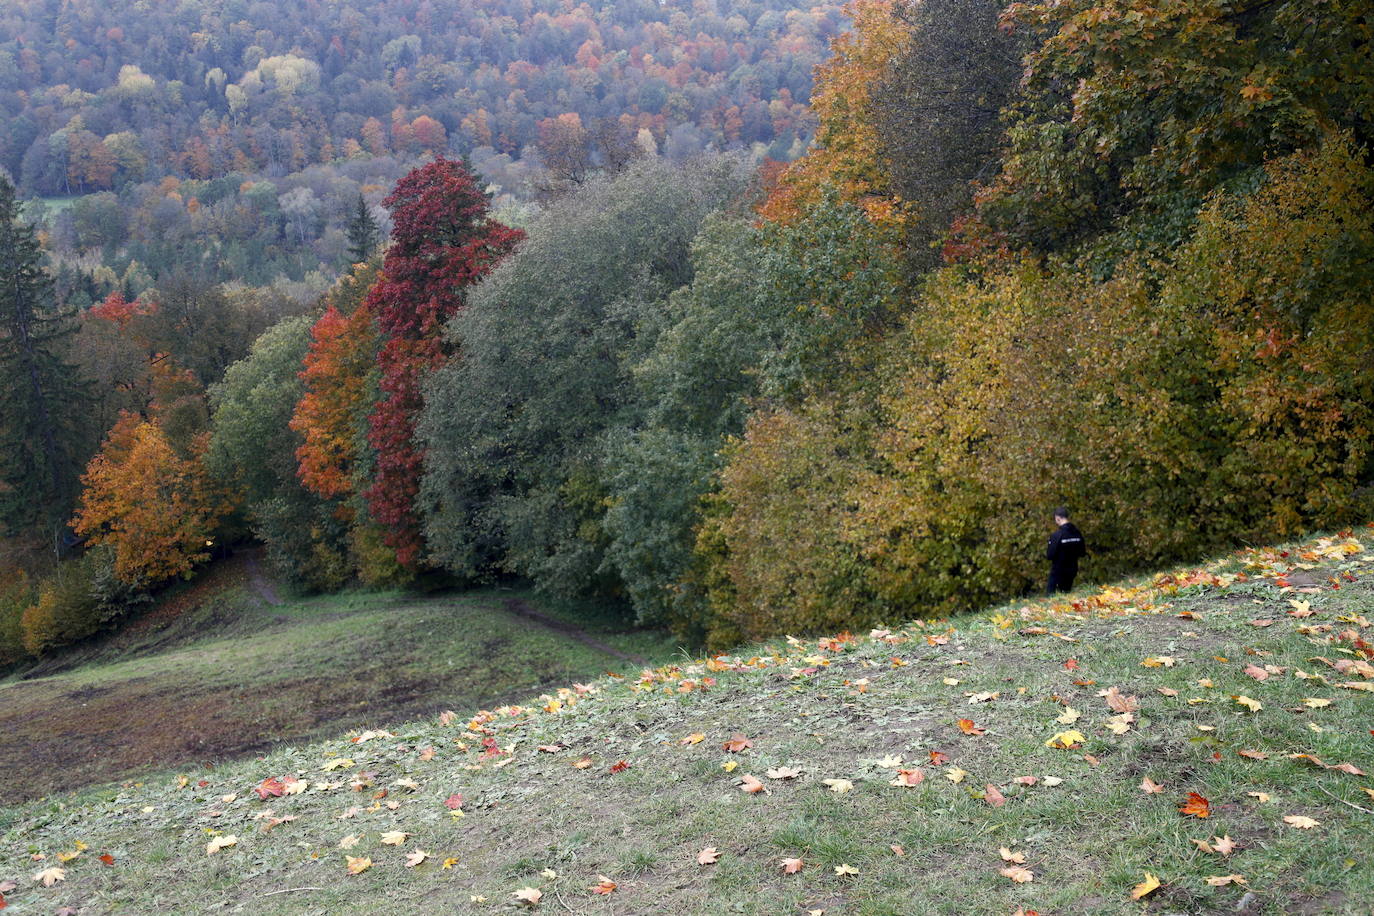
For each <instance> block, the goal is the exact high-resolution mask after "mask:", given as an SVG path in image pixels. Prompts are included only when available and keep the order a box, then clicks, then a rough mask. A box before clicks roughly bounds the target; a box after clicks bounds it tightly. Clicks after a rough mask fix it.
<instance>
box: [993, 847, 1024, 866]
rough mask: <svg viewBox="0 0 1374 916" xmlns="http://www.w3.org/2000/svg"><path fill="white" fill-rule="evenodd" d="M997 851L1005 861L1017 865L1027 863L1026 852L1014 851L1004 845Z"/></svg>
mask: <svg viewBox="0 0 1374 916" xmlns="http://www.w3.org/2000/svg"><path fill="white" fill-rule="evenodd" d="M997 853H998V855H1000V856H1001V857H1002V861H1003V862H1011V863H1013V864H1015V865H1024V864H1026V854H1025V853H1024V852H1012V851H1011V850H1010V849H1008V848H1007V847H1005V846H1003V847H1002V848H1001V849H999V850H997Z"/></svg>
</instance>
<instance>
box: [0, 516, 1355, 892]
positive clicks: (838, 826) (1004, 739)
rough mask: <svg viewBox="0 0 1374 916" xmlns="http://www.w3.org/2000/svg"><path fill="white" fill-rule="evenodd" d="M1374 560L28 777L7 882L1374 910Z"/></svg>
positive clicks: (1128, 595) (1198, 579) (1280, 571)
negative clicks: (50, 782) (204, 763)
mask: <svg viewBox="0 0 1374 916" xmlns="http://www.w3.org/2000/svg"><path fill="white" fill-rule="evenodd" d="M1372 554H1374V532H1372V531H1370V530H1368V529H1362V530H1361V531H1360V532H1357V533H1356V536H1355V537H1351V536H1349V535H1348V534H1345V535H1342V536H1339V537H1335V538H1330V539H1323V540H1319V541H1313V542H1309V543H1307V544H1304V545H1299V546H1295V547H1292V548H1290V549H1288V550H1280V549H1273V550H1263V551H1249V552H1245V553H1242V554H1238V555H1236V556H1233V557H1229V558H1226V559H1224V560H1221V561H1218V562H1217V563H1214V564H1211V565H1210V566H1207V567H1203V568H1200V569H1195V570H1186V571H1178V572H1176V573H1174V574H1171V575H1165V576H1160V577H1158V578H1156V579H1155V580H1153V581H1142V582H1139V583H1130V584H1124V585H1121V586H1118V587H1113V588H1107V589H1103V590H1102V591H1100V592H1097V593H1094V594H1091V595H1086V594H1085V595H1083V596H1080V597H1076V598H1075V600H1073V601H1071V602H1059V603H1056V604H1051V603H1048V602H1040V603H1035V604H1031V605H1028V606H1025V607H1014V606H1013V607H1008V608H1002V609H999V610H996V611H990V612H987V613H984V614H981V615H975V616H971V617H967V618H963V619H961V620H959V621H957V622H956V623H955V624H954V625H950V624H947V623H938V624H925V625H922V624H912V625H907V626H904V627H900V628H898V627H895V626H894V627H893V628H892V629H891V630H890V631H888V630H877V631H874V632H873V633H871V634H868V635H863V636H859V637H857V638H856V637H850V636H848V635H847V634H846V635H841V636H836V637H833V638H825V639H821V640H819V641H818V640H815V639H808V640H787V641H781V640H780V641H778V642H776V643H774V644H771V645H768V646H756V647H753V648H750V649H748V650H746V651H742V652H740V653H737V654H732V655H729V656H721V657H716V658H713V659H707V660H704V661H701V662H697V663H690V664H689V663H684V664H682V665H680V666H676V667H667V668H658V669H652V670H645V671H643V672H640V673H638V674H634V673H630V674H628V676H626V677H623V678H616V677H602V678H599V679H596V680H594V681H587V682H585V683H580V684H569V685H568V686H567V687H565V688H563V689H560V690H557V691H549V692H548V693H546V694H544V695H542V696H539V697H537V698H532V699H529V700H528V701H527V702H525V703H523V704H521V705H518V706H504V707H500V708H496V709H492V710H489V711H483V712H478V713H476V714H473V713H472V712H471V711H470V710H469V711H467V712H463V713H462V714H460V715H447V714H446V715H441V716H438V717H432V718H428V719H425V720H423V721H416V722H412V723H410V724H406V725H391V726H390V731H382V730H380V727H381V726H382V725H384V724H385V723H382V722H377V723H373V724H372V728H373V729H374V730H370V731H364V732H361V733H354V734H352V735H351V736H349V737H346V738H340V739H337V740H331V741H326V742H322V743H318V744H313V745H309V746H305V747H298V748H284V749H280V750H277V751H274V752H272V753H270V754H269V755H267V756H266V757H263V758H260V759H257V760H250V761H243V762H239V763H235V764H231V765H228V766H224V767H222V768H219V769H214V770H210V769H188V770H184V771H183V772H181V773H171V774H168V775H166V776H162V777H159V778H156V779H150V780H148V781H146V782H145V783H143V784H134V785H125V786H115V787H109V788H104V789H100V790H93V791H88V792H85V793H83V794H81V795H78V796H76V797H70V798H62V799H51V800H47V801H43V802H36V803H31V804H28V805H25V806H22V807H18V808H13V809H10V810H9V811H7V812H6V813H5V814H4V815H3V817H4V819H5V823H4V824H3V826H2V827H0V881H5V880H7V879H8V880H9V881H11V882H12V883H13V884H14V885H15V886H14V888H13V889H12V890H11V891H4V892H3V893H5V894H6V895H7V896H8V899H9V901H10V904H11V906H12V907H14V908H15V912H24V913H52V912H54V911H56V910H57V909H58V908H59V907H62V906H70V907H73V908H75V911H76V912H78V913H80V914H83V916H84V914H97V913H99V914H104V913H121V914H124V913H127V914H142V913H151V912H158V911H164V912H165V911H171V912H177V913H202V912H205V913H209V912H214V913H253V914H334V913H340V912H357V913H388V914H389V913H395V914H413V913H421V912H423V913H496V912H508V911H510V910H512V909H530V910H535V911H539V912H549V913H557V912H573V913H579V914H631V913H633V914H649V913H665V914H666V913H671V914H676V913H726V914H728V913H754V914H789V913H797V914H807V913H816V912H818V911H820V912H823V913H824V914H826V916H838V914H865V916H879V914H892V916H909V914H926V913H948V914H960V916H966V914H984V913H987V914H1004V916H1010V914H1013V913H1017V912H1024V913H1030V912H1032V911H1035V912H1038V913H1041V914H1051V913H1053V914H1068V913H1092V914H1110V913H1139V912H1142V911H1144V912H1158V913H1236V912H1239V913H1246V914H1252V916H1253V914H1260V913H1274V914H1278V913H1285V914H1288V913H1340V914H1344V913H1369V912H1370V908H1371V906H1374V863H1371V861H1370V851H1371V827H1374V778H1371V777H1370V776H1368V775H1365V774H1366V773H1368V772H1370V771H1374V739H1371V734H1370V729H1371V727H1374V715H1371V713H1372V712H1374V696H1371V691H1372V690H1374V667H1372V666H1371V664H1372V663H1371V654H1374V649H1371V647H1370V646H1369V643H1368V642H1367V640H1368V639H1369V636H1370V632H1371V624H1370V621H1369V617H1370V616H1374V591H1371V583H1374V555H1372ZM789 872H790V873H789ZM0 886H4V885H0ZM7 916H8V914H7Z"/></svg>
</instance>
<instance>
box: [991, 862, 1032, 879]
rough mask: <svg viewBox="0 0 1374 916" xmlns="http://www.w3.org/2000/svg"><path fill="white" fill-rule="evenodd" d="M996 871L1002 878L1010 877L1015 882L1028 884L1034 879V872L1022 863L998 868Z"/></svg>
mask: <svg viewBox="0 0 1374 916" xmlns="http://www.w3.org/2000/svg"><path fill="white" fill-rule="evenodd" d="M998 873H999V874H1000V875H1002V876H1003V877H1004V878H1010V879H1011V880H1013V881H1015V882H1016V883H1017V884H1029V883H1030V882H1031V881H1034V880H1035V873H1034V872H1032V871H1031V870H1030V869H1029V868H1026V867H1024V866H1022V865H1008V866H1007V867H1006V868H1000V869H998Z"/></svg>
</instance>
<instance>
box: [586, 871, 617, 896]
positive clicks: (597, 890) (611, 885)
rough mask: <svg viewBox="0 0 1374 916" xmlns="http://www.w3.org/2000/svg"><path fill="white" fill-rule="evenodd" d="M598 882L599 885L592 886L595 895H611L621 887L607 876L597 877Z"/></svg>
mask: <svg viewBox="0 0 1374 916" xmlns="http://www.w3.org/2000/svg"><path fill="white" fill-rule="evenodd" d="M596 881H597V883H596V884H595V885H593V886H592V893H593V894H609V893H610V892H611V891H613V890H615V889H616V888H617V887H619V885H618V884H616V883H615V882H614V881H612V880H611V879H610V878H607V877H606V876H605V875H597V876H596Z"/></svg>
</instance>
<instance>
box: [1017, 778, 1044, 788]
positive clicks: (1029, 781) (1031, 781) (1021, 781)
mask: <svg viewBox="0 0 1374 916" xmlns="http://www.w3.org/2000/svg"><path fill="white" fill-rule="evenodd" d="M1039 781H1040V780H1039V779H1036V778H1035V777H1034V776H1018V777H1016V778H1015V779H1013V780H1012V782H1014V783H1016V784H1017V785H1018V786H1033V785H1035V784H1036V783H1037V782H1039Z"/></svg>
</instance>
